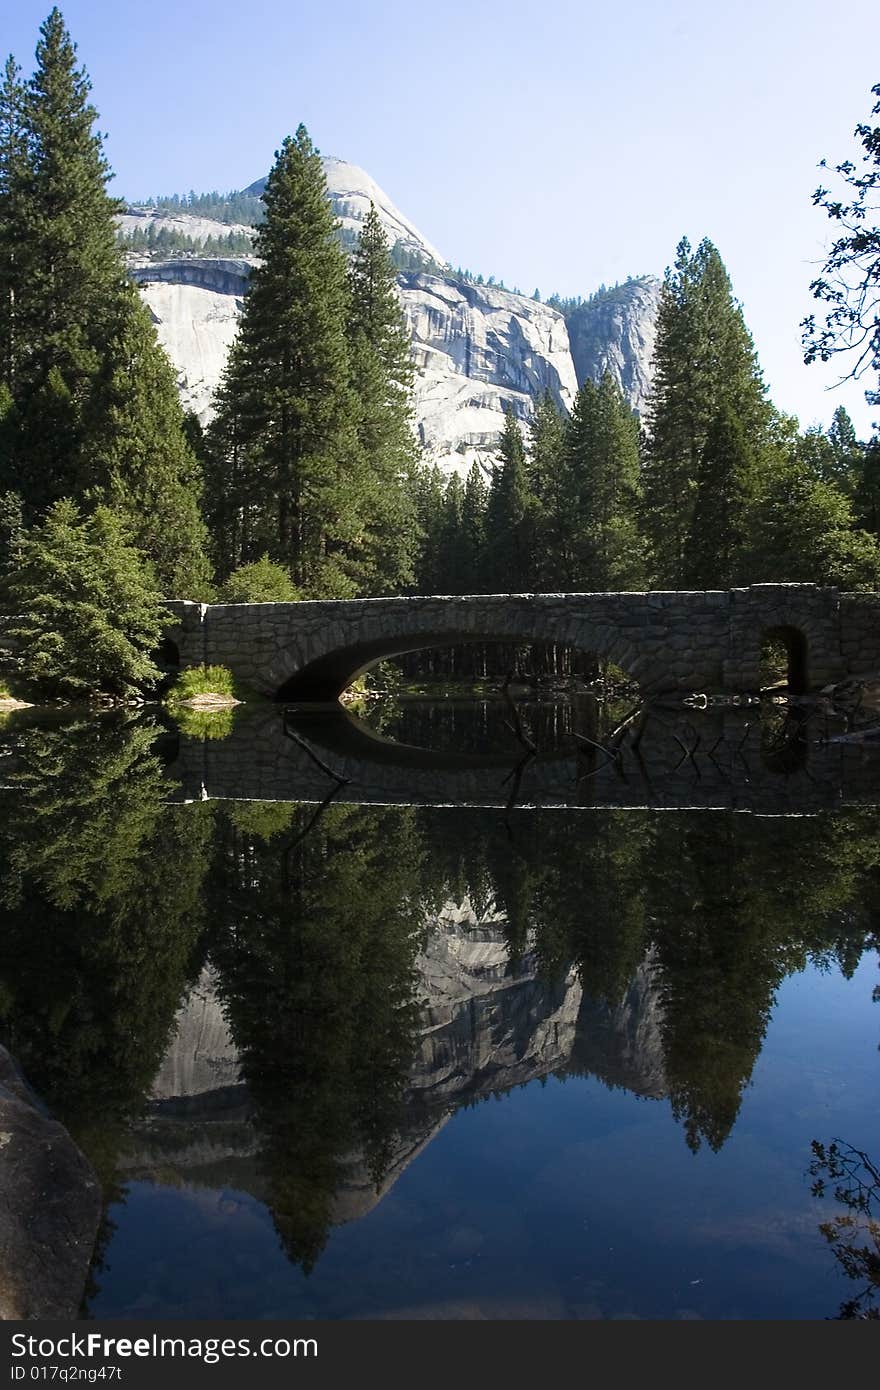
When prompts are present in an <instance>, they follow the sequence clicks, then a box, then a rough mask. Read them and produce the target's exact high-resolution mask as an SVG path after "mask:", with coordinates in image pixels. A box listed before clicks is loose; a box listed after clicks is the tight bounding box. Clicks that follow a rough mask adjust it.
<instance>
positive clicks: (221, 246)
mask: <svg viewBox="0 0 880 1390" xmlns="http://www.w3.org/2000/svg"><path fill="white" fill-rule="evenodd" d="M116 240H117V244H118V245H119V246H121V247H122V249H123V251H142V252H146V253H149V254H151V255H157V256H165V255H167V254H168V252H169V251H199V252H200V253H201V254H202V255H203V256H249V255H250V254H251V252H252V251H253V247H254V243H253V238H252V237H251V235H250V233H248V232H227V234H226V236H207V237H196V236H189V235H188V234H187V233H186V232H181V231H179V230H178V229H177V228H176V227H161V226H160V227H159V228H158V230H157V228H156V223H155V222H153V221H152V220H151V221H150V222H148V223H147V225H146V226H145V227H132V228H131V230H130V231H127V232H126V231H122V230H120V231H118V232H117V233H116Z"/></svg>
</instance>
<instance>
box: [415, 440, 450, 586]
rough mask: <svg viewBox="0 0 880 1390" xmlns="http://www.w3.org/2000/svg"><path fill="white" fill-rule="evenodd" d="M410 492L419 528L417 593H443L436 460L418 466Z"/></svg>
mask: <svg viewBox="0 0 880 1390" xmlns="http://www.w3.org/2000/svg"><path fill="white" fill-rule="evenodd" d="M413 495H414V497H415V505H416V519H417V521H418V528H419V530H418V534H419V552H418V559H417V563H416V589H417V592H418V593H420V594H442V593H443V592H444V589H445V587H446V585H445V578H446V576H445V575H444V573H443V529H444V507H443V476H442V474H441V472H440V469H439V468H438V467H437V465H436V464H435V465H434V466H433V468H424V467H422V468H419V469H417V471H416V475H415V480H414V485H413Z"/></svg>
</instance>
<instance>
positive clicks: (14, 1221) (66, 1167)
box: [0, 1047, 101, 1320]
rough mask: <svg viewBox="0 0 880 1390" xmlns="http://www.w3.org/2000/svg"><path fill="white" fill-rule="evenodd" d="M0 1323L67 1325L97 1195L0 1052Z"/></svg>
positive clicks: (79, 1291) (79, 1160)
mask: <svg viewBox="0 0 880 1390" xmlns="http://www.w3.org/2000/svg"><path fill="white" fill-rule="evenodd" d="M0 1193H2V1202H0V1318H2V1319H4V1320H10V1319H16V1320H18V1319H21V1320H26V1319H36V1318H40V1319H44V1318H75V1317H76V1316H77V1313H78V1311H79V1307H80V1303H81V1301H82V1296H83V1291H84V1289H85V1283H86V1277H87V1275H88V1270H89V1262H90V1260H91V1257H92V1250H93V1248H94V1244H95V1236H96V1234H97V1231H98V1223H99V1221H100V1217H101V1189H100V1187H99V1186H98V1180H97V1178H96V1177H95V1174H94V1172H93V1171H92V1168H91V1166H90V1165H89V1163H88V1162H87V1160H86V1159H85V1158H84V1157H83V1155H82V1154H81V1153H80V1151H79V1149H78V1148H77V1147H76V1145H75V1144H74V1142H73V1140H72V1139H71V1137H70V1135H69V1134H68V1132H67V1130H66V1129H65V1128H64V1126H63V1125H61V1124H59V1123H58V1121H57V1120H53V1119H51V1117H50V1116H49V1115H47V1114H46V1111H45V1109H44V1107H43V1106H42V1104H41V1102H40V1101H39V1100H38V1098H37V1097H36V1096H35V1095H34V1093H33V1091H32V1090H31V1089H30V1087H29V1086H28V1084H27V1082H26V1081H25V1079H24V1077H23V1076H22V1074H21V1072H20V1071H19V1069H18V1067H17V1066H16V1064H15V1062H14V1061H13V1059H12V1058H11V1057H10V1055H9V1053H8V1052H7V1051H6V1050H5V1048H2V1047H0Z"/></svg>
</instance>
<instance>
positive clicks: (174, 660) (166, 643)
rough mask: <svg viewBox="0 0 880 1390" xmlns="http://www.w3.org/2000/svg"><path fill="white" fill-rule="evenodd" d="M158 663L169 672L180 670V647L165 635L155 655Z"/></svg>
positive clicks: (163, 669)
mask: <svg viewBox="0 0 880 1390" xmlns="http://www.w3.org/2000/svg"><path fill="white" fill-rule="evenodd" d="M153 659H154V661H155V663H156V665H157V666H158V667H159V668H160V669H161V670H162V671H167V672H168V673H169V674H170V673H171V672H174V673H175V674H176V673H177V672H178V671H179V670H180V648H179V647H178V645H177V643H176V642H172V640H171V638H170V637H163V638H162V640H161V642H160V643H159V646H158V648H157V650H156V654H155V656H154V658H153Z"/></svg>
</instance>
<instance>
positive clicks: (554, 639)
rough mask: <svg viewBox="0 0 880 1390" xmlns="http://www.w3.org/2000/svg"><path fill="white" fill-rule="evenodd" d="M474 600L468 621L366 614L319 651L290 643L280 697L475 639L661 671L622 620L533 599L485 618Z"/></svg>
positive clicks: (638, 672) (639, 673) (637, 676)
mask: <svg viewBox="0 0 880 1390" xmlns="http://www.w3.org/2000/svg"><path fill="white" fill-rule="evenodd" d="M472 602H473V603H474V605H475V606H474V610H473V612H472V614H471V615H470V616H469V620H468V621H467V623H465V622H463V621H462V616H463V615H462V613H461V611H459V612H458V613H457V614H456V613H455V612H454V611H453V612H450V614H449V621H448V622H447V621H436V620H435V621H429V622H424V621H420V620H419V616H418V615H417V614H413V617H412V619H411V620H410V621H405V620H401V619H398V620H397V621H396V622H393V623H390V624H389V630H388V631H386V632H377V631H376V630H375V625H374V623H373V622H371V621H369V620H367V621H364V622H363V623H361V624H354V623H352V624H350V625H349V624H346V625H345V627H346V629H347V630H346V631H340V630H339V629H340V627H341V625H340V624H333V625H332V626H331V629H330V631H329V632H328V633H327V635H326V638H325V640H324V641H323V643H322V644H321V645H323V648H324V649H323V650H322V651H315V650H314V648H312V650H310V651H309V652H308V653H307V654H306V653H303V652H302V651H301V650H300V649H299V647H298V646H296V645H292V646H291V648H290V649H289V650H288V651H287V652H285V654H284V659H283V661H282V663H280V665H281V666H282V667H284V666H286V667H287V668H288V669H287V671H286V673H284V674H283V677H282V679H281V680H279V681H277V682H276V687H275V698H276V699H277V700H280V701H283V702H285V703H300V702H302V703H308V702H321V703H329V702H332V701H335V700H337V699H338V698H339V696H340V695H341V694H342V693H343V691H345V690H346V689H347V688H348V686H349V685H351V683H352V682H353V681H355V680H357V678H358V677H359V676H361V675H363V674H364V672H365V671H368V670H369V669H370V668H371V667H373V666H375V665H377V664H378V663H379V662H380V661H385V660H387V659H388V658H389V657H395V656H404V655H406V654H408V653H410V652H419V651H430V650H432V649H442V648H448V647H455V646H463V645H471V644H475V643H483V644H490V643H498V644H508V645H509V644H518V645H523V646H526V645H537V644H539V643H545V644H549V643H553V644H556V645H558V646H560V647H568V648H571V649H573V650H577V651H580V652H585V653H589V654H591V655H594V656H596V657H597V658H598V659H599V660H600V661H609V662H612V663H613V664H614V665H615V666H618V667H619V668H620V669H621V670H622V671H624V672H625V674H626V675H627V676H629V677H630V678H631V679H632V680H634V681H637V682H639V683H640V684H646V685H647V684H650V683H651V681H652V679H653V678H655V677H656V672H654V671H653V670H652V669H651V665H650V662H649V661H648V660H647V659H646V657H645V656H644V655H643V654H642V653H641V652H640V651H639V650H638V648H637V646H636V645H634V644H633V642H632V640H631V636H630V635H629V634H627V633H625V632H621V630H620V629H619V628H616V627H612V626H610V625H606V624H602V623H595V622H589V621H586V620H580V621H572V620H571V619H570V617H569V618H567V619H566V618H565V617H557V616H555V615H554V614H552V613H547V612H543V611H541V610H540V609H538V610H537V611H535V610H534V609H531V610H530V609H529V608H528V607H523V608H519V607H518V608H517V609H515V610H514V611H513V612H511V613H510V614H503V612H502V610H501V609H500V607H498V608H495V609H494V611H493V610H492V609H490V611H489V612H487V613H485V615H484V616H483V619H482V620H480V614H479V607H478V604H479V600H473V601H472ZM453 607H455V608H458V605H456V604H455V602H454V600H453V601H452V602H450V608H453ZM425 616H426V617H427V616H428V615H425ZM334 629H335V631H334ZM276 669H277V668H276Z"/></svg>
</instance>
